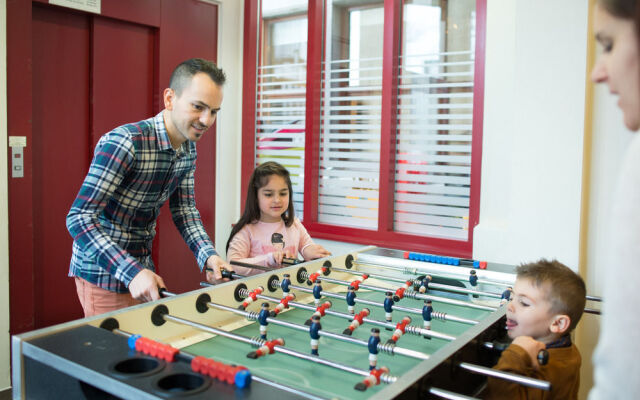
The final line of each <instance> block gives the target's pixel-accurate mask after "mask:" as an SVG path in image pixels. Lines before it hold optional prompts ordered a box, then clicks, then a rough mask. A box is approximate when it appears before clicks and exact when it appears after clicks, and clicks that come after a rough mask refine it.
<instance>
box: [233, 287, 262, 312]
mask: <svg viewBox="0 0 640 400" xmlns="http://www.w3.org/2000/svg"><path fill="white" fill-rule="evenodd" d="M262 292H264V288H263V287H262V286H258V287H257V288H255V289H254V290H252V291H250V292H249V295H248V296H247V298H246V299H244V301H243V302H242V304H241V305H239V306H238V308H239V309H241V310H246V309H247V307H249V304H251V303H253V302H254V301H256V299H257V298H258V295H259V294H262Z"/></svg>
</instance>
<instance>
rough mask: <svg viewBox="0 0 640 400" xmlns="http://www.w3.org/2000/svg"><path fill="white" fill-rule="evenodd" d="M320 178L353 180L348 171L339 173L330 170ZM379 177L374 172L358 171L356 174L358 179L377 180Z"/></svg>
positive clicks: (378, 174) (351, 173) (351, 174)
mask: <svg viewBox="0 0 640 400" xmlns="http://www.w3.org/2000/svg"><path fill="white" fill-rule="evenodd" d="M322 176H323V177H325V178H335V177H341V178H349V179H353V171H350V170H342V171H339V170H335V169H332V170H330V171H326V172H324V173H323V174H322ZM379 177H380V173H379V172H376V171H359V172H358V178H359V179H378V178H379Z"/></svg>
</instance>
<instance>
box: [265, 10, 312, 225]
mask: <svg viewBox="0 0 640 400" xmlns="http://www.w3.org/2000/svg"><path fill="white" fill-rule="evenodd" d="M272 3H273V2H272ZM263 4H264V3H263ZM267 4H268V3H267ZM278 17H279V16H275V17H274V16H271V18H270V20H265V21H264V23H263V24H264V27H265V29H264V31H265V32H266V33H265V37H264V39H263V41H262V42H263V47H262V55H263V57H262V60H263V64H264V65H259V66H258V79H257V85H258V87H257V102H256V104H257V106H256V133H255V146H256V151H255V164H256V165H259V164H261V163H264V162H266V161H275V162H278V163H280V164H282V165H283V166H284V167H285V168H287V169H288V170H289V173H290V175H291V184H292V189H293V193H292V195H291V198H292V201H293V205H294V209H295V212H296V216H297V217H298V218H300V219H302V215H303V211H304V210H303V195H304V147H305V111H306V107H305V95H306V79H307V64H306V48H307V18H306V15H303V16H299V15H298V16H296V17H294V18H291V17H289V18H284V19H283V18H278Z"/></svg>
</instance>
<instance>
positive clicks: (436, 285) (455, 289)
mask: <svg viewBox="0 0 640 400" xmlns="http://www.w3.org/2000/svg"><path fill="white" fill-rule="evenodd" d="M329 270H330V271H337V272H346V273H349V274H352V275H358V276H362V275H367V276H370V277H371V278H376V279H384V280H387V281H392V282H399V283H404V282H406V281H407V279H400V278H394V277H391V276H387V275H380V274H369V273H366V272H360V271H353V270H350V269H345V268H336V267H330V268H329ZM409 280H411V281H412V282H413V281H414V279H409ZM429 287H430V288H434V289H442V290H445V291H449V292H456V293H465V294H476V295H479V296H487V297H496V298H498V299H499V298H501V297H502V295H501V294H498V293H491V292H483V291H481V290H473V289H466V288H461V287H457V286H452V285H443V284H441V283H429Z"/></svg>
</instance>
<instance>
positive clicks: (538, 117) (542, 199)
mask: <svg viewBox="0 0 640 400" xmlns="http://www.w3.org/2000/svg"><path fill="white" fill-rule="evenodd" d="M587 16H588V6H587V2H585V1H584V0H565V1H560V2H559V1H556V0H536V1H530V0H488V5H487V41H486V75H485V101H484V105H485V113H484V118H485V119H484V132H483V149H482V186H481V200H480V224H479V225H478V226H477V227H476V228H475V231H474V243H473V256H474V258H481V259H487V260H491V261H497V262H504V263H511V264H518V263H521V262H524V261H533V260H536V259H538V258H540V257H547V258H557V259H558V260H560V261H562V262H564V263H565V264H567V265H568V266H570V267H571V268H573V269H575V270H577V269H578V255H579V254H578V250H579V229H580V196H581V177H582V143H583V135H584V93H585V70H586V66H585V63H586V38H587Z"/></svg>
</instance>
